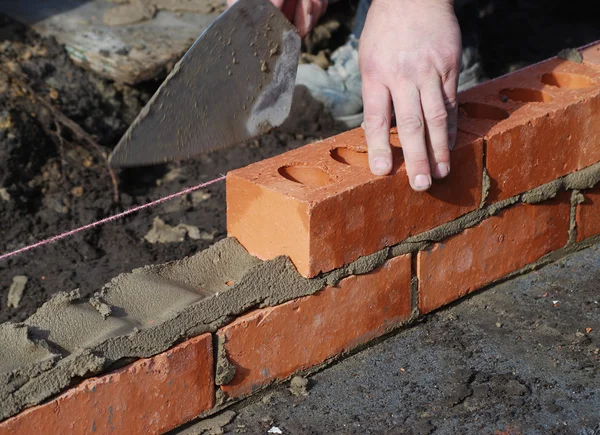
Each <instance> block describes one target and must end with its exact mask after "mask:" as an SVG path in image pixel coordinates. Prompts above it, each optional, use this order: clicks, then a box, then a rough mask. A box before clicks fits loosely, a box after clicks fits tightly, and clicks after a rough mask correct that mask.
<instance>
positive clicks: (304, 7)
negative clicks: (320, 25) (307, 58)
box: [288, 0, 327, 37]
mask: <svg viewBox="0 0 600 435" xmlns="http://www.w3.org/2000/svg"><path fill="white" fill-rule="evenodd" d="M288 1H289V0H288ZM326 8H327V0H298V3H297V4H296V12H295V14H294V25H295V26H296V27H297V28H298V31H299V32H300V36H301V37H304V36H306V35H307V34H308V32H310V31H311V30H312V29H313V27H314V26H315V25H316V24H317V21H318V20H319V18H321V16H322V15H323V14H324V13H325V9H326Z"/></svg>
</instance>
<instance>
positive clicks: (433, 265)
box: [417, 193, 570, 314]
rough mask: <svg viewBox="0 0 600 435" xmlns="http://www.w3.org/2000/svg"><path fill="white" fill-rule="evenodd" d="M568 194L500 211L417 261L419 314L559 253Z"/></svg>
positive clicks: (564, 235) (566, 224)
mask: <svg viewBox="0 0 600 435" xmlns="http://www.w3.org/2000/svg"><path fill="white" fill-rule="evenodd" d="M569 212H570V203H569V197H568V194H565V193H562V194H561V195H559V197H557V198H556V199H554V200H551V201H546V202H544V203H540V204H535V205H528V204H519V205H516V206H514V207H511V208H509V209H505V210H504V211H501V212H500V213H498V215H497V216H492V217H490V218H488V219H486V220H485V221H483V222H482V223H480V224H479V225H477V226H475V227H473V228H469V229H466V230H464V231H463V232H462V233H459V234H457V235H455V236H453V237H450V238H448V239H447V240H445V241H444V242H442V243H437V244H435V245H434V246H433V247H432V248H431V249H430V250H427V251H421V252H419V253H418V256H417V276H418V279H419V310H420V312H421V313H423V314H424V313H428V312H430V311H432V310H434V309H436V308H439V307H441V306H443V305H445V304H447V303H450V302H452V301H454V300H456V299H459V298H460V297H462V296H465V295H466V294H468V293H469V292H471V291H473V290H476V289H477V288H479V287H481V286H483V285H485V284H488V283H490V282H492V281H494V280H496V279H498V278H501V277H503V276H504V275H507V274H509V273H511V272H514V271H516V270H517V269H519V268H521V267H523V266H526V265H527V264H530V263H533V262H535V261H536V260H538V259H539V258H540V257H542V256H543V255H545V254H547V253H549V252H551V251H554V250H556V249H559V248H562V247H563V246H564V245H566V243H567V240H568V230H569Z"/></svg>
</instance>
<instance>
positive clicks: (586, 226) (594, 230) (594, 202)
mask: <svg viewBox="0 0 600 435" xmlns="http://www.w3.org/2000/svg"><path fill="white" fill-rule="evenodd" d="M599 146H600V144H599ZM582 193H583V195H584V198H585V200H584V202H583V203H581V204H579V205H578V206H577V214H576V219H577V241H578V242H580V241H582V240H584V239H587V238H588V237H592V236H595V235H597V234H600V185H597V186H596V187H594V188H593V189H590V190H586V191H583V192H582Z"/></svg>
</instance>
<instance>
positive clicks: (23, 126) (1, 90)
mask: <svg viewBox="0 0 600 435" xmlns="http://www.w3.org/2000/svg"><path fill="white" fill-rule="evenodd" d="M355 3H356V2H355V1H353V2H350V4H349V3H348V2H346V1H342V2H339V3H336V4H334V5H333V6H332V8H331V11H330V12H329V14H328V17H326V18H325V23H326V25H324V26H322V27H320V28H319V30H318V31H317V32H315V33H314V34H313V35H312V36H311V38H310V39H309V40H308V41H306V42H305V51H306V52H309V54H312V55H316V54H319V56H317V58H318V60H319V62H322V61H323V59H325V60H326V58H327V54H328V53H329V52H330V51H331V49H333V48H335V46H336V45H339V44H340V43H341V42H343V40H344V38H345V36H346V35H347V34H348V29H349V28H350V26H351V20H349V19H348V16H349V15H351V10H352V7H353V6H354V5H355ZM479 6H480V8H479V11H478V12H477V13H475V14H474V18H472V19H474V20H475V23H476V25H477V26H476V27H479V29H480V33H479V35H480V42H481V51H482V56H483V63H484V67H485V69H486V73H487V75H488V77H495V76H498V75H501V74H504V73H506V72H508V71H510V70H513V69H515V68H518V67H520V66H523V65H526V64H530V63H532V62H537V61H540V60H543V59H545V58H548V57H550V56H553V55H555V54H556V53H558V51H559V50H561V49H563V48H570V47H576V46H580V45H583V44H586V43H589V42H592V41H594V40H598V39H600V27H598V26H597V19H596V17H594V16H593V14H592V13H591V11H592V10H593V6H594V3H592V2H591V1H583V0H573V1H570V2H568V4H567V3H566V2H562V4H559V2H558V1H557V0H554V1H550V2H548V1H545V2H544V1H541V0H538V1H534V0H512V1H511V0H504V1H497V2H493V1H489V2H488V1H483V0H482V1H481V2H480V4H479ZM339 13H341V14H342V15H338V14H339ZM340 16H342V17H344V18H343V19H341V20H340V19H339V17H340ZM469 27H471V26H469ZM305 58H307V59H308V60H311V59H312V58H311V56H306V55H305ZM0 67H1V68H0V229H1V232H0V234H1V237H0V253H4V252H7V251H10V250H13V249H16V248H18V247H20V246H23V245H25V244H29V243H32V242H34V241H37V240H39V239H42V238H45V237H48V236H52V235H55V234H57V233H60V232H63V231H66V230H70V229H72V228H75V227H78V226H80V225H82V224H85V223H88V222H92V221H94V220H97V219H99V218H102V217H105V216H109V215H111V214H113V213H115V212H118V211H121V210H124V209H126V208H128V207H131V206H134V205H139V204H143V203H146V202H148V201H150V200H153V199H157V198H160V197H162V196H164V195H166V194H169V193H173V192H176V191H178V190H180V189H182V188H184V187H187V186H192V185H195V184H197V183H200V182H203V181H207V180H210V179H213V178H215V177H217V176H219V175H220V174H222V173H225V172H227V171H228V170H230V169H232V168H236V167H240V166H244V165H247V164H248V163H250V162H253V161H256V160H260V159H264V158H266V157H269V156H272V155H275V154H279V153H282V152H284V151H286V150H288V149H291V148H294V147H297V146H300V145H303V144H305V143H307V142H312V141H314V140H316V139H318V138H321V137H326V136H329V135H331V134H334V133H335V132H337V131H339V126H336V125H335V124H334V123H333V121H332V120H331V117H330V116H329V115H328V114H327V113H324V112H323V111H322V108H320V107H319V106H318V104H316V103H315V102H314V101H313V102H310V101H308V99H305V98H304V99H300V100H299V102H300V104H299V106H298V107H296V111H295V113H296V115H297V116H294V117H293V120H292V122H290V123H288V124H287V125H286V126H284V127H282V128H280V129H278V130H277V131H275V132H273V133H271V134H269V135H266V136H265V137H263V138H261V139H260V140H259V141H253V142H251V143H248V144H245V145H240V146H236V147H233V148H230V149H226V150H222V151H219V152H215V153H213V154H210V155H207V156H203V157H200V158H197V159H193V160H189V161H184V162H179V163H173V164H168V165H160V166H153V167H148V168H141V169H135V170H123V171H121V172H117V173H116V179H117V181H118V188H119V193H120V196H119V202H118V203H115V202H114V199H113V185H112V183H111V178H110V176H109V173H108V171H107V170H106V168H105V165H104V158H105V156H106V155H107V154H108V153H109V152H110V150H111V149H112V147H114V145H115V144H116V143H117V141H118V139H119V138H120V136H121V135H122V134H123V133H124V132H125V129H126V128H127V126H128V125H129V123H131V122H132V121H133V119H134V117H135V116H136V114H137V113H138V112H139V110H140V109H141V108H142V107H143V105H144V104H145V102H146V101H147V100H148V98H149V97H150V96H151V94H152V93H153V92H154V90H156V88H157V87H158V85H159V83H160V78H157V80H156V81H153V82H147V83H143V84H141V85H139V86H136V87H130V86H124V85H119V84H115V83H111V82H109V81H106V80H104V79H101V78H99V77H97V76H95V75H93V74H91V73H89V72H87V71H85V70H83V69H80V68H77V67H75V66H73V64H72V63H71V61H70V60H69V58H68V56H67V54H66V52H65V50H64V49H63V48H62V47H61V46H59V45H58V44H57V43H56V42H54V41H53V40H50V39H43V38H40V37H39V36H37V35H35V34H34V33H33V32H31V31H30V30H28V29H27V28H25V27H24V26H22V25H19V24H18V23H15V22H14V21H13V20H11V19H10V18H8V17H6V16H0ZM62 115H64V116H66V117H67V118H68V119H70V120H72V121H74V122H75V123H77V124H78V125H79V126H80V127H81V128H82V129H83V131H84V132H85V134H89V135H91V136H92V142H94V143H91V142H90V141H89V140H87V141H86V139H85V138H84V137H83V136H82V135H81V134H79V135H78V134H74V133H73V131H72V130H71V129H70V128H68V127H67V126H65V125H64V122H61V119H63V120H64V118H61V116H62ZM157 216H158V217H160V218H161V219H163V220H164V221H165V222H166V223H167V224H169V225H173V226H175V225H178V224H180V223H183V224H188V225H193V226H196V227H198V228H199V230H200V231H201V233H202V234H203V238H202V239H200V240H192V239H190V238H189V237H186V238H185V240H184V241H182V242H173V243H166V244H162V243H155V244H152V243H149V242H148V241H146V240H145V239H144V236H145V235H146V234H147V233H148V232H149V230H150V229H151V228H152V222H153V220H154V218H155V217H157ZM225 235H226V234H225V198H224V185H223V184H220V185H215V186H214V187H210V188H208V189H206V190H205V191H203V192H201V193H199V194H195V195H188V196H186V197H183V198H180V199H176V200H173V201H171V202H168V203H165V204H163V205H161V206H159V207H155V208H152V209H147V210H144V211H142V212H139V213H136V214H135V215H131V216H129V217H127V218H125V219H122V220H119V221H117V222H114V223H111V224H107V225H104V226H102V227H99V228H96V229H93V230H89V231H87V232H85V233H83V234H79V235H77V236H74V237H70V238H69V239H66V240H63V241H61V242H58V243H55V244H53V245H50V246H45V247H43V248H40V249H37V250H34V251H31V252H29V253H25V254H22V255H20V256H17V257H13V258H11V259H8V260H2V261H0V322H5V321H8V320H10V321H21V320H23V319H25V318H26V317H27V316H29V315H30V314H31V313H32V312H34V311H35V310H36V308H37V307H39V306H40V305H41V304H42V303H43V302H45V301H46V300H48V299H49V298H50V297H51V296H52V295H53V294H55V293H56V292H58V291H70V290H73V289H75V288H79V289H80V291H81V293H82V295H83V296H86V295H91V294H92V293H94V292H96V291H98V290H99V289H100V288H101V286H102V285H103V284H104V283H106V282H108V281H109V280H110V279H111V278H113V277H114V276H116V275H118V274H119V273H122V272H128V271H130V270H131V269H133V268H135V267H140V266H143V265H146V264H152V263H162V262H166V261H169V260H173V259H177V258H182V257H184V256H186V255H190V254H193V253H195V252H197V251H199V250H202V249H205V248H206V247H207V246H209V245H210V244H212V243H214V241H216V240H218V239H220V238H223V237H225ZM19 275H24V276H27V278H28V281H27V284H26V286H25V289H24V294H23V297H22V299H21V300H20V301H19V303H18V304H17V305H18V306H17V307H16V308H15V307H12V306H8V303H7V298H8V289H9V287H10V284H11V282H12V281H13V277H15V276H19ZM570 285H571V286H572V287H571V288H568V289H569V291H573V292H575V290H576V288H575V287H576V286H575V285H574V284H573V283H572V284H570ZM577 294H578V293H574V296H573V297H574V298H577V297H578V296H577ZM579 297H583V295H580V296H579ZM576 300H577V299H574V301H576ZM583 300H584V299H581V300H580V303H583ZM573 303H575V302H573ZM465 309H467V308H465ZM552 313H553V311H552V310H542V311H539V316H541V318H540V323H541V324H549V325H551V324H552V322H554V321H555V320H553V319H554V317H552V316H553V314H552ZM525 318H527V316H526V317H525ZM514 321H515V322H517V321H520V322H522V321H524V320H522V319H521V320H519V319H518V318H516V317H515V318H514ZM428 322H429V323H428V325H429V326H428V327H429V328H434V329H432V331H434V332H435V331H437V334H438V335H441V337H443V340H442V343H440V344H439V345H438V346H436V349H437V347H441V348H444V346H445V347H448V348H450V349H449V350H448V352H450V351H453V352H455V353H454V354H448V355H449V356H448V358H450V357H452V355H455V358H459V356H460V358H462V359H463V360H464V366H465V368H464V370H463V371H462V372H461V373H459V374H457V375H456V376H457V379H458V380H459V381H457V382H458V383H457V384H456V388H457V391H458V390H463V391H464V390H465V388H466V389H467V391H470V390H472V391H473V393H470V394H471V396H469V397H475V398H477V397H478V396H477V394H484V393H477V394H476V393H475V391H480V390H479V389H477V390H476V389H475V386H479V385H484V384H486V383H489V382H488V381H487V380H486V379H488V378H486V377H485V376H492V373H491V372H489V371H488V372H486V371H484V370H482V369H481V368H479V369H473V370H472V371H469V370H471V369H470V367H479V366H477V365H476V364H477V360H476V358H479V356H477V355H476V354H468V353H466V354H465V353H463V351H462V350H461V349H463V347H464V345H465V343H464V338H465V337H469V336H470V334H475V333H476V332H477V329H476V328H479V327H477V325H475V324H473V323H471V322H466V323H464V324H463V322H449V323H448V325H449V326H448V327H447V326H444V325H445V324H444V323H443V322H444V320H443V316H442V315H440V316H437V317H433V318H432V319H431V320H429V321H428ZM500 322H501V323H502V320H500ZM436 325H438V326H437V329H435V328H436ZM470 328H471V329H470ZM492 329H493V328H492ZM509 330H510V329H507V328H505V327H502V328H499V329H498V331H496V333H504V332H505V331H509ZM418 331H424V329H415V332H410V331H409V334H419V332H418ZM494 331H495V330H494ZM421 333H423V334H425V332H421ZM442 334H443V335H442ZM565 334H566V332H565ZM403 337H404V335H402V337H398V338H397V339H394V340H402V339H403ZM417 337H419V340H420V339H421V338H420V336H418V335H414V336H413V339H416V338H417ZM550 337H552V336H550ZM579 338H581V337H578V339H579ZM386 343H391V342H386ZM382 346H390V345H389V344H385V343H384V344H383V345H382ZM453 346H456V349H454V350H452V347H453ZM596 346H597V342H596ZM415 352H416V350H415ZM368 355H370V354H369V353H365V356H364V358H367V356H368ZM465 355H466V356H465ZM573 355H574V356H573V361H575V362H574V363H573V364H584V363H585V362H586V361H588V360H589V359H588V356H587V355H584V354H583V353H581V354H580V353H574V354H573ZM357 358H358V359H360V358H363V357H361V356H359V357H357ZM423 358H425V356H423ZM355 360H356V359H355ZM415 362H416V360H415ZM378 364H379V365H378V366H377V367H378V368H379V370H383V369H384V368H386V367H388V365H389V364H388V363H384V362H381V363H378ZM507 367H508V366H507ZM334 370H336V369H335V368H334V369H332V371H331V372H332V373H336V372H335V371H334ZM357 373H358V375H357V382H354V381H353V382H352V383H349V384H347V385H348V388H356V385H358V386H360V385H368V384H367V377H368V374H367V372H364V371H359V372H357ZM507 373H511V372H510V370H508V368H507V369H506V370H502V371H498V372H497V375H498V376H500V377H499V378H489V379H492V381H493V382H492V384H494V382H495V383H496V384H498V385H503V384H504V382H505V381H506V382H505V384H506V388H509V386H512V387H510V388H513V387H514V389H515V391H525V390H526V393H523V395H524V396H525V398H523V399H522V400H523V404H527V403H543V401H542V399H543V397H545V396H543V395H540V394H541V393H540V391H542V389H541V387H540V388H538V387H537V386H536V385H538V384H536V383H532V382H533V381H532V380H531V379H533V378H529V377H523V378H519V379H523V380H524V382H526V384H525V385H526V386H527V388H525V389H523V388H522V387H519V386H518V385H517V384H518V383H519V382H520V381H519V380H518V379H517V380H516V381H515V380H514V379H513V378H510V377H508V378H507V377H506V376H508V375H507ZM568 374H569V373H562V372H560V373H559V372H556V371H553V372H549V374H548V376H557V377H558V376H559V375H560V376H561V378H560V379H563V377H562V376H563V375H564V379H568V378H569V377H568V376H567V375H568ZM319 376H323V375H319ZM332 376H333V375H332ZM482 376H483V377H482ZM316 379H317V381H318V379H319V377H316ZM460 379H462V380H463V381H460ZM465 379H466V380H467V381H468V382H467V381H465ZM359 381H360V382H359ZM550 381H552V382H554V383H555V384H556V385H559V383H560V382H562V380H559V379H554V380H550ZM336 382H338V381H336ZM339 382H341V381H339ZM461 382H462V384H461ZM465 382H467V384H466V387H465V386H464V384H465ZM540 382H541V381H540ZM318 385H319V384H318V383H317V386H316V387H315V388H314V389H312V390H311V391H312V392H311V395H312V396H313V397H315V396H317V394H319V387H318ZM353 385H354V387H353ZM452 385H453V384H449V385H445V386H444V387H443V388H447V389H450V390H452V388H454V387H453V386H452ZM461 385H462V386H461ZM540 385H541V384H540ZM553 385H554V384H553ZM574 385H580V386H582V387H583V389H580V390H581V391H583V392H585V391H584V390H585V388H587V387H585V384H584V383H583V382H582V381H576V382H575V384H574ZM392 387H394V385H392ZM534 387H535V388H534ZM394 388H395V387H394ZM394 388H393V389H394ZM404 388H405V387H402V391H405V390H404ZM406 388H408V389H410V388H415V390H414V392H413V394H412V395H411V396H410V397H409V396H405V397H409V398H410V401H411V403H412V402H413V401H415V400H417V398H419V397H421V396H422V394H423V393H422V391H420V390H418V389H417V386H416V384H409V386H408V387H406ZM428 388H429V387H428ZM431 388H433V387H431ZM439 388H441V387H439ZM482 388H485V387H482ZM578 388H579V387H578ZM368 391H369V390H368V389H367V388H366V387H365V388H363V390H362V391H354V392H352V394H353V395H359V394H370V393H369V392H368ZM432 391H434V390H432ZM573 391H575V392H576V393H577V391H578V390H577V389H575V390H573ZM375 392H377V394H380V393H379V390H376V391H374V392H373V393H375ZM323 394H325V392H324V391H323ZM432 394H433V393H432ZM440 394H441V393H440ZM486 394H487V393H486ZM490 394H491V393H490ZM577 394H580V393H577ZM512 395H513V393H502V394H499V395H496V394H491V395H490V397H491V399H493V400H490V405H489V406H487V405H485V404H482V405H481V407H482V408H481V412H480V415H481V417H480V418H481V419H491V420H490V421H496V420H494V418H496V415H497V406H500V405H497V402H498V401H499V402H498V403H500V404H501V406H503V407H505V408H506V409H515V412H517V411H518V412H522V411H519V409H520V407H521V406H525V405H523V404H522V403H521V402H519V401H517V402H515V401H514V400H513V398H512ZM517 396H518V394H517ZM323 397H325V396H323ZM398 397H400V396H398ZM519 397H520V396H519ZM532 397H533V399H531V398H532ZM566 397H567V396H565V398H566ZM527 398H530V399H527ZM419 400H420V399H419ZM519 400H521V399H519ZM528 400H529V402H528ZM565 400H566V399H565ZM469 402H470V401H469V400H467V398H465V399H464V401H463V402H461V403H460V404H459V405H457V406H459V407H463V408H464V407H465V406H466V405H465V403H466V404H468V403H469ZM423 403H424V402H423ZM482 403H483V402H482ZM596 403H597V402H596ZM311 406H314V407H318V406H321V405H311ZM478 406H479V405H478ZM543 406H546V405H545V404H544V405H540V407H543ZM559 406H561V407H562V408H563V409H575V408H566V407H565V406H564V405H562V404H560V405H559ZM396 408H398V409H399V410H402V412H405V413H408V412H409V410H410V409H411V408H410V407H408V406H406V405H404V404H402V403H401V402H397V403H396ZM422 408H423V409H422V410H421V414H422V413H424V412H427V410H426V406H425V405H422ZM369 409H370V410H371V411H369ZM453 409H455V408H453ZM460 409H462V408H460ZM524 409H528V408H524ZM311 412H313V415H316V414H315V413H314V411H311ZM366 412H372V408H365V410H364V413H366ZM507 412H508V411H507ZM523 412H524V411H523ZM531 412H533V411H531ZM364 413H363V415H364ZM421 414H419V415H421ZM564 414H568V413H567V412H566V411H560V412H559V415H564ZM402 415H405V416H406V415H408V414H402ZM447 415H449V414H447ZM461 415H467V416H468V415H469V414H468V413H464V414H461ZM506 415H508V414H506ZM540 415H541V414H540ZM548 415H549V414H548ZM571 417H572V416H570V417H569V418H571ZM389 418H392V417H389ZM406 418H409V417H406ZM415 418H416V417H415V416H414V415H412V414H411V417H410V418H409V419H415ZM461 418H467V417H461ZM340 421H341V420H340ZM410 421H412V420H410ZM457 421H458V420H457ZM569 421H571V420H569ZM417 423H418V422H417V421H415V424H417ZM590 424H591V423H590ZM440 427H441V426H440ZM590 433H591V432H590Z"/></svg>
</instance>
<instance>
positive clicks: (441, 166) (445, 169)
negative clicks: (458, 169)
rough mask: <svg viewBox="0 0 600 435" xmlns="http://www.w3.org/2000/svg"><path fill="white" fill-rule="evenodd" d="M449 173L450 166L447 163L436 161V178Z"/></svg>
mask: <svg viewBox="0 0 600 435" xmlns="http://www.w3.org/2000/svg"><path fill="white" fill-rule="evenodd" d="M449 173H450V166H449V165H448V163H438V164H437V165H435V171H434V174H435V176H436V177H438V178H444V177H445V176H446V175H448V174H449Z"/></svg>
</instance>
